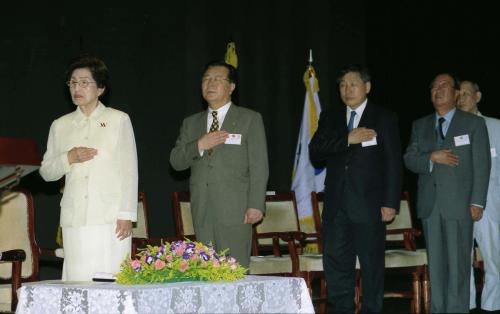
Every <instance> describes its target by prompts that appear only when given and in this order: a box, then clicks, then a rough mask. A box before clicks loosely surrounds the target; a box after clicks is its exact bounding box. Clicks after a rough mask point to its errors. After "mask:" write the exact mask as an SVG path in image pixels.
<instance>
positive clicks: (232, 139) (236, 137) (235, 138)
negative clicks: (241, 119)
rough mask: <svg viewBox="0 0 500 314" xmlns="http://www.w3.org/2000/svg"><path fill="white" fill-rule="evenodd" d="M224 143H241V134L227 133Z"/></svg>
mask: <svg viewBox="0 0 500 314" xmlns="http://www.w3.org/2000/svg"><path fill="white" fill-rule="evenodd" d="M224 144H229V145H241V134H229V136H228V137H227V138H226V141H225V142H224Z"/></svg>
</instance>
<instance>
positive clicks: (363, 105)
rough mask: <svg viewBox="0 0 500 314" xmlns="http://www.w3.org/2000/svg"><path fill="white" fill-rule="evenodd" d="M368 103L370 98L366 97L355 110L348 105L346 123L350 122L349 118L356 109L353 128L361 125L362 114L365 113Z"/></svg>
mask: <svg viewBox="0 0 500 314" xmlns="http://www.w3.org/2000/svg"><path fill="white" fill-rule="evenodd" d="M367 103H368V99H365V101H363V102H362V103H361V105H359V106H358V108H356V109H355V110H352V109H351V107H349V106H346V108H347V110H346V125H347V124H349V119H350V118H351V112H352V111H356V115H355V116H354V122H353V126H352V128H353V129H355V128H357V127H358V125H359V121H360V120H361V116H362V115H363V112H364V111H365V108H366V104H367Z"/></svg>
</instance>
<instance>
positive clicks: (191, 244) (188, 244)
mask: <svg viewBox="0 0 500 314" xmlns="http://www.w3.org/2000/svg"><path fill="white" fill-rule="evenodd" d="M186 247H188V248H191V249H192V248H194V247H195V244H194V243H193V242H188V243H187V244H186Z"/></svg>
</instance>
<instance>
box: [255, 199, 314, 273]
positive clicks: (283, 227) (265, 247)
mask: <svg viewBox="0 0 500 314" xmlns="http://www.w3.org/2000/svg"><path fill="white" fill-rule="evenodd" d="M305 238H306V236H305V234H304V233H302V232H300V225H299V219H298V216H297V203H296V201H295V193H294V192H293V191H290V192H281V193H275V192H268V195H266V214H265V216H264V218H263V219H262V221H260V222H259V223H256V224H254V225H253V226H252V256H251V257H250V267H249V274H251V275H275V276H299V275H300V271H299V260H298V254H299V253H300V247H301V242H303V241H304V240H305ZM285 244H286V247H284V245H285ZM263 251H265V252H269V253H271V252H272V254H268V255H262V252H263Z"/></svg>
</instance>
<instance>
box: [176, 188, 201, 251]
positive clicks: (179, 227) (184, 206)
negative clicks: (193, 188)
mask: <svg viewBox="0 0 500 314" xmlns="http://www.w3.org/2000/svg"><path fill="white" fill-rule="evenodd" d="M172 208H173V212H174V221H175V234H176V236H177V237H179V238H181V239H184V238H188V239H190V240H192V241H196V235H195V233H194V227H193V216H192V215H191V202H190V194H189V192H186V191H183V192H179V191H176V192H173V193H172Z"/></svg>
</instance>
